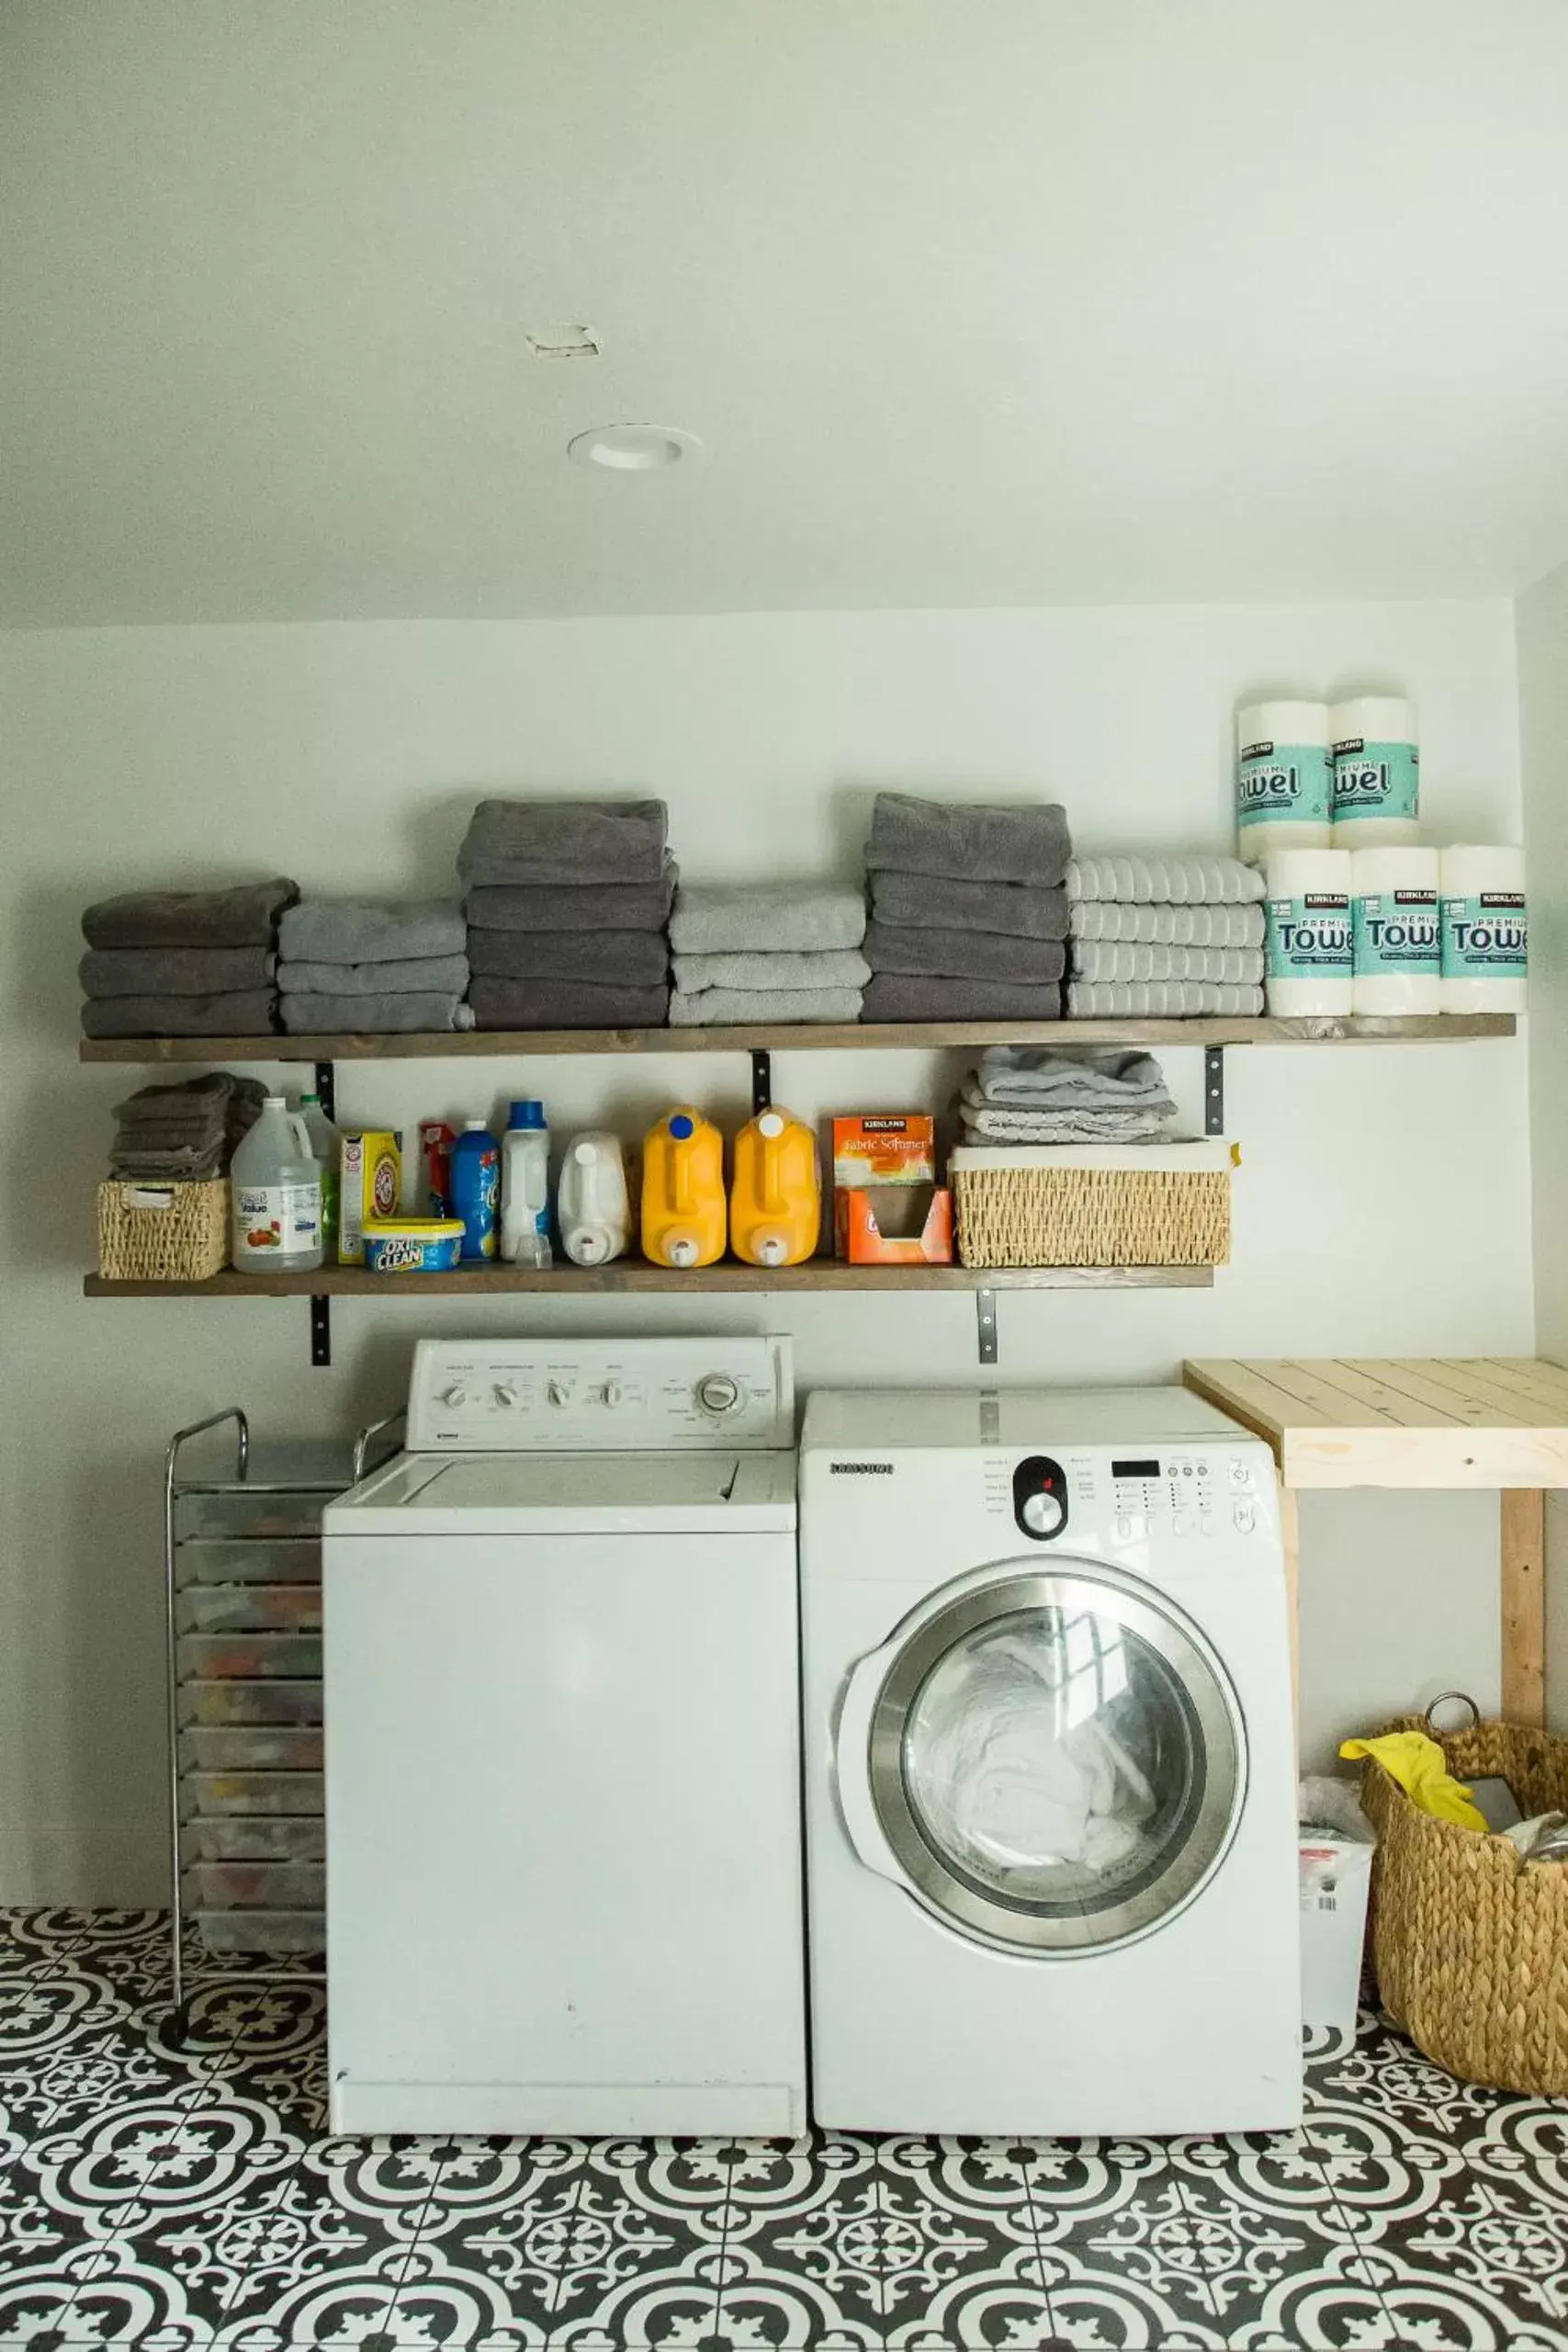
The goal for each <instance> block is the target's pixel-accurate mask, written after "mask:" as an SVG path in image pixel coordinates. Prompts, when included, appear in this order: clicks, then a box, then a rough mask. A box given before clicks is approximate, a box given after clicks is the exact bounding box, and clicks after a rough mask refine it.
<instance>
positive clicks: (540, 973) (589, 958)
mask: <svg viewBox="0 0 1568 2352" xmlns="http://www.w3.org/2000/svg"><path fill="white" fill-rule="evenodd" d="M468 960H469V962H470V964H471V965H472V967H473V968H474V970H475V971H476V972H483V973H485V974H487V975H488V977H489V978H491V979H505V980H598V981H600V982H601V983H603V984H604V986H605V987H615V988H632V989H655V988H660V987H662V986H663V985H664V983H665V982H666V981H667V980H668V978H669V977H670V945H669V942H668V941H667V940H666V938H665V936H664V933H662V932H661V931H541V932H539V933H532V932H526V931H476V932H474V933H472V934H471V935H470V939H469V945H468Z"/></svg>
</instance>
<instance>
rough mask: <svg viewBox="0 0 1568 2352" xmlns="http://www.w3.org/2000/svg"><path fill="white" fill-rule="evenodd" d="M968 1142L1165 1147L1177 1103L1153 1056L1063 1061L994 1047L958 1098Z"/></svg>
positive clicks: (1005, 1146)
mask: <svg viewBox="0 0 1568 2352" xmlns="http://www.w3.org/2000/svg"><path fill="white" fill-rule="evenodd" d="M958 1109H959V1116H960V1119H961V1120H962V1122H963V1130H964V1132H963V1140H964V1143H965V1144H966V1145H969V1146H971V1147H978V1148H981V1149H985V1150H995V1151H1007V1150H1016V1149H1018V1148H1020V1147H1021V1146H1024V1145H1031V1144H1055V1145H1057V1146H1072V1147H1075V1148H1082V1147H1083V1146H1084V1145H1092V1144H1131V1143H1159V1142H1161V1141H1163V1140H1164V1139H1165V1138H1166V1137H1167V1136H1168V1129H1169V1125H1170V1122H1171V1120H1172V1119H1174V1118H1175V1116H1176V1104H1175V1103H1173V1102H1172V1100H1171V1097H1170V1094H1169V1091H1168V1088H1167V1086H1166V1082H1165V1076H1164V1073H1163V1072H1162V1070H1161V1069H1160V1067H1159V1064H1158V1063H1157V1062H1156V1060H1155V1059H1154V1058H1153V1057H1152V1056H1150V1055H1148V1054H1078V1055H1069V1054H1058V1053H1054V1052H1052V1051H1050V1050H1049V1049H1048V1048H1041V1049H1036V1048H1034V1047H1026V1046H991V1047H990V1048H989V1049H988V1051H987V1052H986V1053H984V1054H982V1056H981V1057H980V1063H979V1067H978V1068H977V1069H973V1070H971V1071H970V1073H969V1076H968V1077H967V1078H966V1079H965V1080H964V1091H963V1093H962V1095H961V1096H960V1097H959V1105H958Z"/></svg>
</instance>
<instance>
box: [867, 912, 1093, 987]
mask: <svg viewBox="0 0 1568 2352" xmlns="http://www.w3.org/2000/svg"><path fill="white" fill-rule="evenodd" d="M865 952H866V956H867V957H868V958H869V960H870V963H871V967H872V969H873V971H874V972H909V973H924V974H931V973H942V974H943V975H945V976H946V977H947V978H951V979H964V980H1010V981H1011V980H1016V981H1021V982H1023V984H1024V985H1025V986H1026V987H1030V988H1039V987H1041V986H1043V984H1044V983H1045V982H1046V981H1047V980H1059V979H1060V978H1061V977H1062V974H1063V972H1064V971H1065V970H1066V962H1067V950H1066V942H1065V941H1064V940H1060V939H1012V938H1009V937H1008V936H1007V934H1006V933H1002V932H999V931H916V930H914V929H912V928H911V929H909V930H908V931H904V930H899V929H896V928H895V927H894V926H893V925H892V924H891V923H882V922H874V923H873V924H872V926H871V928H870V930H869V931H868V932H867V933H866V934H865Z"/></svg>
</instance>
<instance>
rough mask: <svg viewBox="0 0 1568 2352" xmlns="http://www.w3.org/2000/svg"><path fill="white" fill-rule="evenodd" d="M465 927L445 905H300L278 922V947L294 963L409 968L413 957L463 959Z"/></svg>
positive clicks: (430, 901) (311, 901) (443, 901)
mask: <svg viewBox="0 0 1568 2352" xmlns="http://www.w3.org/2000/svg"><path fill="white" fill-rule="evenodd" d="M464 927H465V926H464V922H463V910H462V908H461V907H459V906H457V905H455V904H454V903H453V902H452V901H451V900H450V899H420V900H418V901H417V902H416V903H414V904H412V905H409V906H393V905H390V904H389V903H388V902H387V901H386V900H385V899H301V900H300V902H299V905H298V906H297V907H290V908H289V909H288V912H287V913H286V914H285V915H284V916H283V917H282V919H281V920H280V922H279V923H278V926H277V946H278V953H279V954H280V955H281V956H284V957H286V958H287V959H288V961H289V962H290V963H299V964H388V963H392V962H398V963H406V962H409V961H410V960H412V958H413V957H414V956H460V955H461V954H462V953H463V944H464V942H463V933H464ZM416 985H417V984H416Z"/></svg>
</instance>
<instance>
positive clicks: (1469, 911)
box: [1441, 842, 1529, 1012]
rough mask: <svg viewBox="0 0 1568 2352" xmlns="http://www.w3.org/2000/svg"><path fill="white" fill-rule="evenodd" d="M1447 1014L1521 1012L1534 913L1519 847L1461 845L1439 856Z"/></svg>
mask: <svg viewBox="0 0 1568 2352" xmlns="http://www.w3.org/2000/svg"><path fill="white" fill-rule="evenodd" d="M1441 890H1442V930H1443V936H1442V959H1443V960H1442V970H1443V1011H1444V1012H1523V1011H1524V1009H1525V963H1526V958H1527V955H1528V952H1529V910H1528V908H1527V905H1526V902H1525V854H1524V852H1523V850H1522V849H1512V848H1506V847H1502V846H1495V847H1491V846H1487V845H1485V844H1483V843H1473V842H1456V843H1455V844H1454V846H1453V847H1452V848H1451V849H1446V850H1444V851H1443V853H1442V885H1441Z"/></svg>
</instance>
